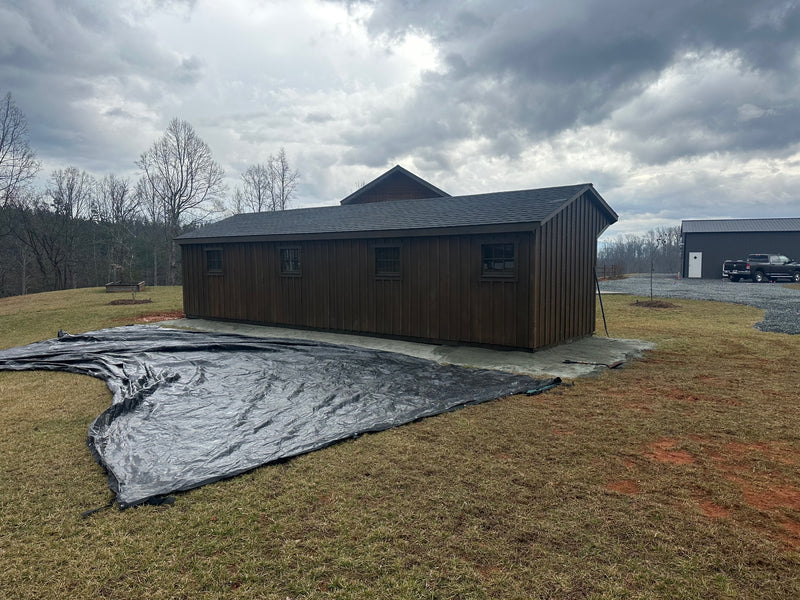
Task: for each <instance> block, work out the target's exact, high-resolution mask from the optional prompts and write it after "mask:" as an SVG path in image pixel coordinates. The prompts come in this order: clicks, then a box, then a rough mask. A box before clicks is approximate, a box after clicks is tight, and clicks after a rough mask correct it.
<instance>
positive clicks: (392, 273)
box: [375, 246, 400, 278]
mask: <svg viewBox="0 0 800 600" xmlns="http://www.w3.org/2000/svg"><path fill="white" fill-rule="evenodd" d="M375 276H376V277H389V278H392V277H400V246H378V247H376V248H375Z"/></svg>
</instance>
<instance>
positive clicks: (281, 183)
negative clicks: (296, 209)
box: [269, 148, 300, 210]
mask: <svg viewBox="0 0 800 600" xmlns="http://www.w3.org/2000/svg"><path fill="white" fill-rule="evenodd" d="M269 169H270V178H271V179H272V182H273V183H272V189H273V193H272V204H273V207H274V208H273V209H272V210H286V208H287V207H288V206H289V201H290V200H291V199H292V198H294V195H295V191H296V190H297V178H298V177H299V176H300V173H299V172H298V171H297V170H292V168H291V166H290V165H289V159H288V158H287V157H286V150H284V149H283V148H281V150H280V152H278V156H270V157H269Z"/></svg>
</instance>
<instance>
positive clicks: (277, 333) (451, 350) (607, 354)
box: [158, 319, 655, 379]
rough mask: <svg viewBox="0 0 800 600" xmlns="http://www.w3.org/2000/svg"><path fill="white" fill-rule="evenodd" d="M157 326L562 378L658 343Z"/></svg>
mask: <svg viewBox="0 0 800 600" xmlns="http://www.w3.org/2000/svg"><path fill="white" fill-rule="evenodd" d="M158 325H161V326H162V327H174V328H178V329H196V330H199V331H214V332H218V333H237V334H240V335H251V336H254V337H276V338H289V339H303V340H315V341H319V342H327V343H329V344H343V345H348V346H360V347H362V348H372V349H374V350H384V351H386V352H399V353H401V354H407V355H409V356H416V357H418V358H426V359H428V360H433V361H436V362H438V363H441V364H452V365H461V366H465V367H476V368H480V369H496V370H499V371H507V372H509V373H524V374H527V375H532V376H534V377H545V376H550V377H561V378H562V379H575V378H577V377H587V376H591V375H597V374H599V373H601V372H602V371H605V370H606V369H608V368H609V367H608V366H607V365H613V364H615V363H619V362H620V361H621V362H622V363H623V364H624V363H626V362H628V361H630V360H634V359H636V358H639V357H641V356H642V355H643V353H644V352H645V351H646V350H652V349H654V348H655V344H654V343H652V342H647V341H643V340H626V339H617V338H606V337H600V336H592V337H587V338H583V339H581V340H576V341H574V342H569V343H567V344H561V345H559V346H554V347H552V348H545V349H542V350H538V351H536V352H524V351H518V350H490V349H487V348H478V347H473V346H444V345H436V344H423V343H420V342H407V341H403V340H392V339H386V338H380V337H371V336H363V335H353V334H346V333H331V332H327V331H311V330H305V329H290V328H288V327H268V326H263V325H248V324H245V323H229V322H223V321H211V320H207V319H176V320H174V321H162V322H160V323H158Z"/></svg>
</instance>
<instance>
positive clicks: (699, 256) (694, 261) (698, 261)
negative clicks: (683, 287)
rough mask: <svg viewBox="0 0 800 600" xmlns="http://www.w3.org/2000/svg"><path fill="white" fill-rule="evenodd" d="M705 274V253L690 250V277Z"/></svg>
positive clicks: (698, 276)
mask: <svg viewBox="0 0 800 600" xmlns="http://www.w3.org/2000/svg"><path fill="white" fill-rule="evenodd" d="M702 276H703V253H702V252H689V277H695V278H700V277H702Z"/></svg>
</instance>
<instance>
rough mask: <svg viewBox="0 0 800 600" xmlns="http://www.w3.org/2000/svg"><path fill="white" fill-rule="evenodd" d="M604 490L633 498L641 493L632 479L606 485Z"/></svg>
mask: <svg viewBox="0 0 800 600" xmlns="http://www.w3.org/2000/svg"><path fill="white" fill-rule="evenodd" d="M606 489H607V490H611V491H612V492H619V493H620V494H627V495H628V496H635V495H636V494H639V493H641V490H640V489H639V484H638V483H636V482H635V481H633V480H632V479H620V480H619V481H612V482H610V483H608V484H606Z"/></svg>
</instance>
